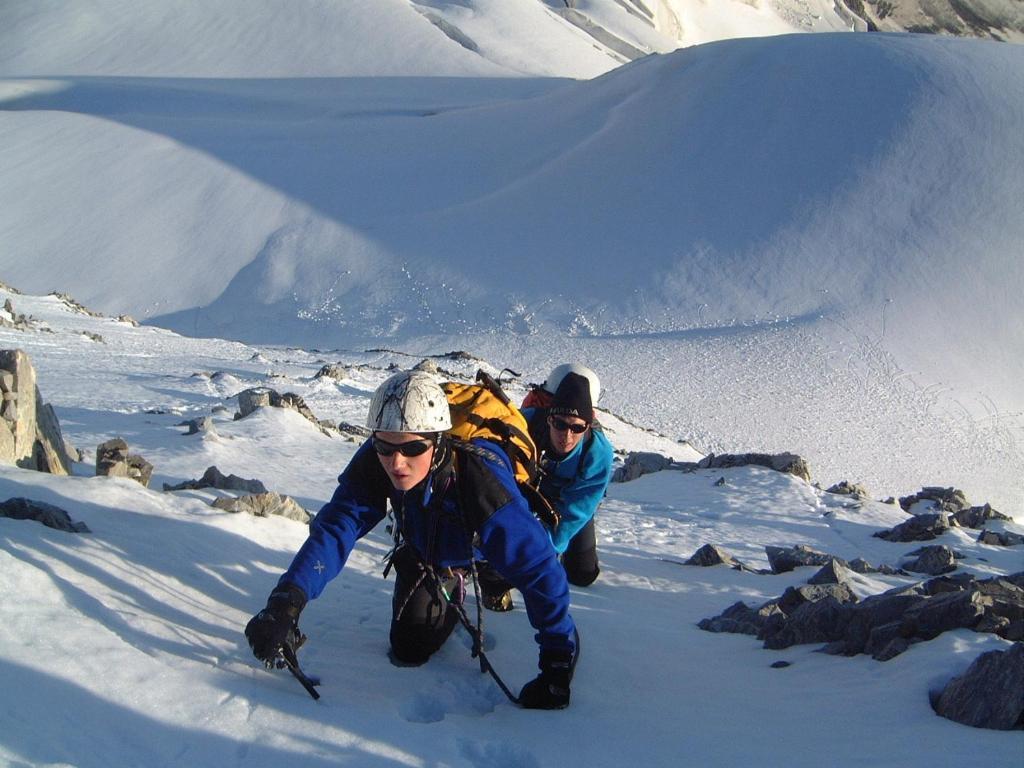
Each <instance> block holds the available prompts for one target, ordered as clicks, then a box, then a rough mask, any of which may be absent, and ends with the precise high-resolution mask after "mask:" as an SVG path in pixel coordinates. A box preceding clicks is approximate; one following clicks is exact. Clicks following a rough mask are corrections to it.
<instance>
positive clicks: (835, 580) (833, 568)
mask: <svg viewBox="0 0 1024 768" xmlns="http://www.w3.org/2000/svg"><path fill="white" fill-rule="evenodd" d="M850 570H851V569H850V568H845V567H844V566H843V565H842V563H841V562H840V561H839V560H838V559H835V558H833V559H832V560H830V561H829V562H827V563H826V564H825V565H823V566H822V567H821V570H820V571H818V572H817V573H816V574H814V575H813V576H811V578H809V579H808V580H807V583H808V584H845V583H846V582H847V581H849V579H850Z"/></svg>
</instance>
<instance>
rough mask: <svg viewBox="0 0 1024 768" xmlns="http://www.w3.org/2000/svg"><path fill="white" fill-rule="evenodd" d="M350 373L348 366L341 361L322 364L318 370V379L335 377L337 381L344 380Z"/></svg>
mask: <svg viewBox="0 0 1024 768" xmlns="http://www.w3.org/2000/svg"><path fill="white" fill-rule="evenodd" d="M348 375H349V371H348V368H346V367H345V366H344V365H341V364H340V363H327V364H325V365H323V366H321V368H320V370H319V371H317V372H316V377H315V378H318V379H323V378H327V379H334V380H335V381H342V380H343V379H347V378H348Z"/></svg>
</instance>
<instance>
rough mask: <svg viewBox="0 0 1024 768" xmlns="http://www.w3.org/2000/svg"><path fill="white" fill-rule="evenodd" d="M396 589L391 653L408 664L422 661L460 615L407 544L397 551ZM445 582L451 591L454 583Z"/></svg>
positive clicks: (392, 605)
mask: <svg viewBox="0 0 1024 768" xmlns="http://www.w3.org/2000/svg"><path fill="white" fill-rule="evenodd" d="M392 565H393V566H394V569H395V592H394V595H393V596H392V598H391V610H392V614H391V652H392V653H393V654H394V657H395V658H396V659H397V660H398V661H401V662H403V663H405V664H422V663H423V662H425V661H426V660H427V659H429V658H430V657H431V656H432V655H433V654H434V653H435V652H436V651H437V650H438V649H440V647H441V646H442V645H444V643H445V640H447V639H448V636H449V635H450V634H451V633H452V630H453V629H455V624H456V623H457V622H458V620H459V617H458V614H457V613H456V612H455V609H454V608H452V607H451V606H450V605H449V604H448V601H447V600H446V599H445V597H444V596H443V595H441V594H438V590H437V587H436V585H435V583H434V580H433V579H432V578H430V577H429V576H427V575H426V574H424V569H423V565H422V564H421V563H420V560H419V557H418V556H417V554H416V552H415V550H413V549H412V548H411V547H408V546H405V547H401V548H399V550H398V551H397V552H395V557H394V560H393V561H392ZM455 581H456V580H455V579H452V583H446V584H445V587H446V589H449V594H452V592H451V589H452V588H453V587H454V586H455Z"/></svg>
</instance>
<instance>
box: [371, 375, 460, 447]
mask: <svg viewBox="0 0 1024 768" xmlns="http://www.w3.org/2000/svg"><path fill="white" fill-rule="evenodd" d="M366 426H367V427H368V428H369V429H372V430H373V431H374V432H444V431H445V430H446V429H451V426H452V415H451V412H450V411H449V410H448V398H446V397H445V395H444V391H443V390H442V389H441V385H440V384H438V383H437V381H435V380H434V377H433V376H431V375H430V374H429V373H426V372H424V371H402V372H401V373H396V374H395V375H394V376H391V377H390V378H388V379H387V380H385V382H384V383H383V384H381V385H380V386H379V387H377V391H376V392H374V393H373V399H372V400H371V401H370V412H369V413H368V414H367V416H366Z"/></svg>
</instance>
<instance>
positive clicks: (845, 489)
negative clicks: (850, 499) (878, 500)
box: [825, 480, 870, 499]
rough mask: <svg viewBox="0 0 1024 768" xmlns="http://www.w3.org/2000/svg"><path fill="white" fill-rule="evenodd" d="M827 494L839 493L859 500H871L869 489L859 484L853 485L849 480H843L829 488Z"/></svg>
mask: <svg viewBox="0 0 1024 768" xmlns="http://www.w3.org/2000/svg"><path fill="white" fill-rule="evenodd" d="M825 492H826V493H837V494H839V495H841V496H855V497H856V498H858V499H866V498H869V496H870V494H868V491H867V489H866V488H865V487H864V486H863V485H860V484H858V483H851V482H850V481H849V480H843V481H842V482H839V483H836V484H835V485H833V486H831V487H830V488H828V489H827V490H826V491H825Z"/></svg>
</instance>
